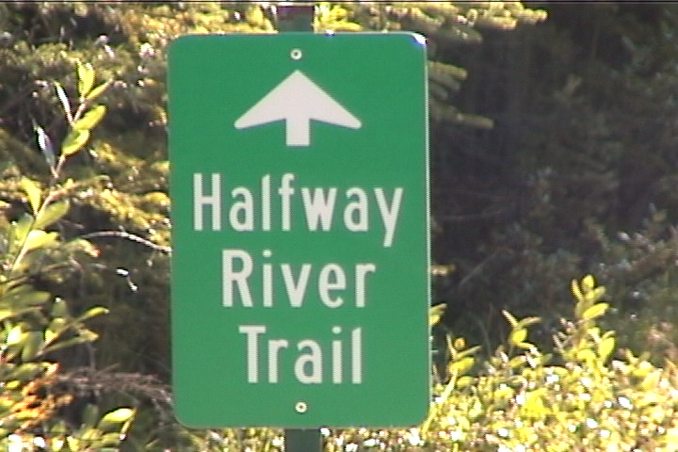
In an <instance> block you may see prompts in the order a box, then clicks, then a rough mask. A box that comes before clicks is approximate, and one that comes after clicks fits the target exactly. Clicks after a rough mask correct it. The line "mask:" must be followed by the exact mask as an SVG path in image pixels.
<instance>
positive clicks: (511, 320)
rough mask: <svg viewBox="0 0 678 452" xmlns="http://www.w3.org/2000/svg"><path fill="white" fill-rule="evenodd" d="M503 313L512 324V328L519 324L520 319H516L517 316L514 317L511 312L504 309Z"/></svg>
mask: <svg viewBox="0 0 678 452" xmlns="http://www.w3.org/2000/svg"><path fill="white" fill-rule="evenodd" d="M501 313H502V314H504V317H505V318H506V320H507V321H508V323H509V325H511V328H515V327H516V325H518V321H517V320H516V318H515V317H513V315H512V314H511V313H510V312H508V311H506V310H504V309H502V310H501Z"/></svg>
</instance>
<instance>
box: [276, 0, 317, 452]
mask: <svg viewBox="0 0 678 452" xmlns="http://www.w3.org/2000/svg"><path fill="white" fill-rule="evenodd" d="M276 9H277V10H276V28H277V29H278V31H281V32H285V31H309V32H312V31H313V16H314V15H315V5H314V4H312V3H310V4H308V3H307V4H293V3H290V4H279V5H278V7H277V8H276ZM321 450H322V436H321V435H320V430H319V429H303V430H302V429H285V452H320V451H321Z"/></svg>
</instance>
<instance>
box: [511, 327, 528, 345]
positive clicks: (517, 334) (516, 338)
mask: <svg viewBox="0 0 678 452" xmlns="http://www.w3.org/2000/svg"><path fill="white" fill-rule="evenodd" d="M525 339H527V330H526V329H525V328H520V329H517V330H513V331H512V332H511V336H510V338H509V340H510V341H511V344H513V345H520V344H522V343H523V342H525Z"/></svg>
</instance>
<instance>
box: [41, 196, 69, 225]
mask: <svg viewBox="0 0 678 452" xmlns="http://www.w3.org/2000/svg"><path fill="white" fill-rule="evenodd" d="M69 209H70V203H69V202H68V200H67V199H64V200H63V201H57V202H53V203H51V204H50V205H48V206H47V207H45V208H44V209H43V210H42V212H40V215H38V218H36V219H35V225H34V226H33V227H34V228H35V229H44V228H46V227H47V226H49V225H51V224H54V223H56V222H57V221H59V220H60V219H61V218H62V217H63V216H64V215H66V214H67V213H68V210H69Z"/></svg>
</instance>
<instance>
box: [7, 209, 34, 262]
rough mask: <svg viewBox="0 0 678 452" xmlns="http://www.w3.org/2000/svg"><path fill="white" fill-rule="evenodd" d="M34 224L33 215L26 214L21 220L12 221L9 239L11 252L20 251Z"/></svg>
mask: <svg viewBox="0 0 678 452" xmlns="http://www.w3.org/2000/svg"><path fill="white" fill-rule="evenodd" d="M32 226H33V215H29V214H24V215H22V216H21V218H20V219H19V221H16V222H14V223H12V227H11V228H10V230H9V239H8V240H7V245H8V246H7V247H8V251H9V254H12V253H14V252H16V251H18V250H19V249H20V248H21V247H22V246H23V244H24V242H25V241H26V236H27V235H28V233H29V231H30V230H31V227H32Z"/></svg>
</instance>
